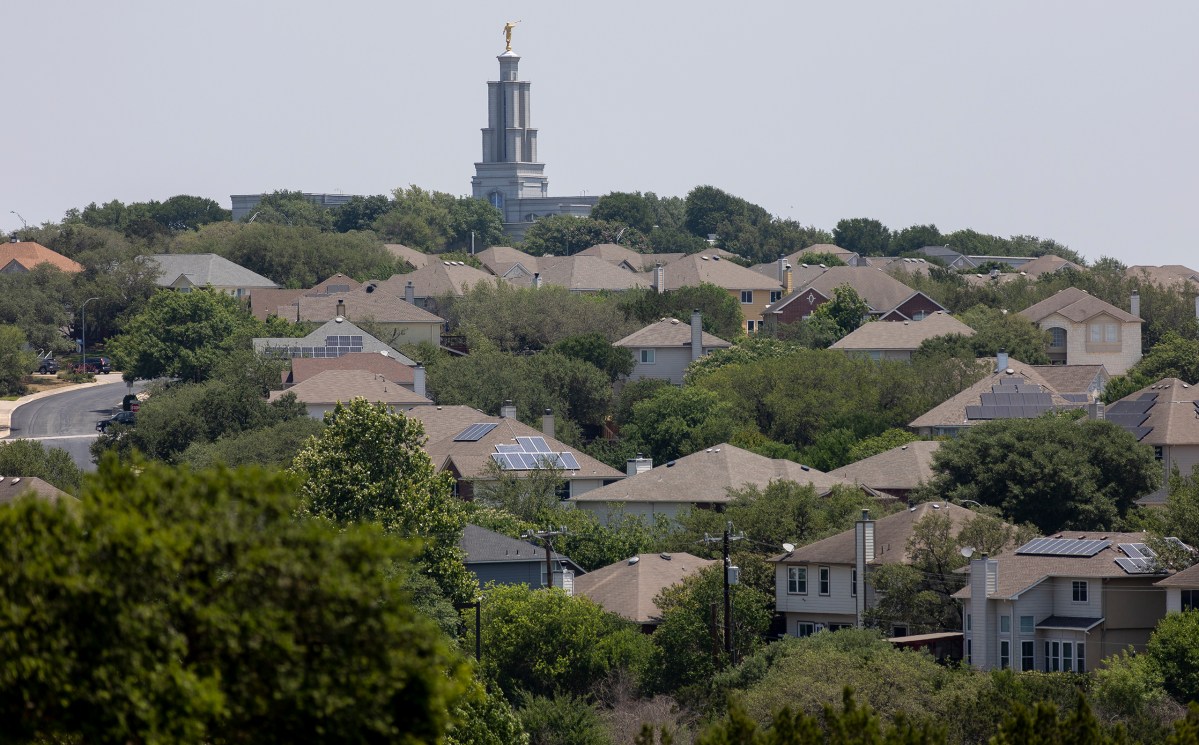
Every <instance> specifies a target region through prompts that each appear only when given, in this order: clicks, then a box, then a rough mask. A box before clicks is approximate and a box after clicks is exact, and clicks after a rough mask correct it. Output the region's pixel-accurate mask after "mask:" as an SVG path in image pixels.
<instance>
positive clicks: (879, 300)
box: [766, 265, 945, 324]
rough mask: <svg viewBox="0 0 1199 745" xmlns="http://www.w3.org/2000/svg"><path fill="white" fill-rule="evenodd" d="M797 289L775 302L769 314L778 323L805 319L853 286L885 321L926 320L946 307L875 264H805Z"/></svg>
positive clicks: (798, 275) (798, 274)
mask: <svg viewBox="0 0 1199 745" xmlns="http://www.w3.org/2000/svg"><path fill="white" fill-rule="evenodd" d="M792 271H793V273H794V274H793V280H792V283H793V286H794V287H795V290H794V291H793V292H791V293H790V294H788V295H787V296H786V297H784V298H782V299H781V300H779V301H778V302H776V303H773V304H771V306H770V307H769V308H768V309H767V311H766V312H767V314H768V315H769V316H771V317H772V318H773V319H774V322H775V323H780V324H781V323H795V322H797V321H802V320H804V319H805V318H807V317H808V316H810V315H812V312H813V311H815V310H816V309H817V308H819V307H820V306H821V305H823V304H824V303H827V302H828V301H829V300H832V299H833V297H834V293H835V291H836V289H837V288H838V287H840V286H842V285H849V286H850V287H852V288H853V290H854V292H856V293H858V295H859V296H860V297H861V298H862V299H863V300H865V301H866V305H867V306H868V307H869V310H868V313H869V314H870V315H871V316H872V317H874V318H876V319H879V320H882V321H922V320H924V318H925V317H926V316H929V315H931V314H932V313H935V312H936V311H939V310H940V311H944V310H945V307H944V306H942V305H941V304H940V303H938V302H937V301H936V300H933V299H932V298H930V297H929V296H928V295H925V294H924V293H923V292H920V291H918V290H913V289H912V288H911V287H908V286H907V285H905V284H904V283H903V282H900V281H899V280H897V279H895V278H894V277H892V276H891V275H890V274H887V273H886V272H884V271H882V270H881V269H876V268H873V267H854V266H830V267H820V266H811V265H808V266H804V265H800V266H799V268H797V269H795V268H793V269H792Z"/></svg>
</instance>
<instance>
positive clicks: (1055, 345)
mask: <svg viewBox="0 0 1199 745" xmlns="http://www.w3.org/2000/svg"><path fill="white" fill-rule="evenodd" d="M1049 347H1050V348H1051V349H1065V348H1066V330H1065V329H1059V328H1051V329H1049Z"/></svg>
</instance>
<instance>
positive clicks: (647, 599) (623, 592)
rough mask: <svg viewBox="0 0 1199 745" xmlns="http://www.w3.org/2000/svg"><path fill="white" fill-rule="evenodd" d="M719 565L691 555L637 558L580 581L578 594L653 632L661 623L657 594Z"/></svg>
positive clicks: (644, 555)
mask: <svg viewBox="0 0 1199 745" xmlns="http://www.w3.org/2000/svg"><path fill="white" fill-rule="evenodd" d="M717 563H718V562H716V561H715V560H713V559H701V558H699V557H698V556H694V555H692V554H688V553H677V554H666V553H662V554H638V555H636V556H630V557H629V558H628V559H625V560H624V561H618V562H616V563H615V564H609V565H608V566H606V567H601V568H599V569H596V570H594V571H592V572H589V573H587V574H585V575H583V576H582V577H577V578H576V579H575V594H576V595H583V596H585V597H588V598H591V599H592V600H594V601H595V602H597V603H599V604H600V605H601V606H603V608H604V610H606V611H608V612H609V613H615V614H616V615H618V616H621V617H622V618H627V619H628V620H630V621H632V622H634V623H636V624H639V625H640V626H641V630H642V631H645V632H650V631H653V630H654V629H655V628H657V626H658V624H660V623H662V609H661V608H659V607H658V605H657V603H655V602H654V599H655V598H657V597H658V594H659V593H661V592H662V591H663V590H665V589H666V588H667V587H672V586H674V585H677V584H678V583H680V582H682V581H683V580H684V579H686V578H687V577H690V576H691V575H693V574H696V573H697V572H699V570H701V569H703V568H704V567H709V566H712V565H713V564H717Z"/></svg>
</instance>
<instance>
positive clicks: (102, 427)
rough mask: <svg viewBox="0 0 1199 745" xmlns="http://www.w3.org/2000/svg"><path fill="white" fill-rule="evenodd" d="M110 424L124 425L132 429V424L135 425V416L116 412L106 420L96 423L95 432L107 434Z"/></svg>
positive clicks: (126, 412) (127, 412)
mask: <svg viewBox="0 0 1199 745" xmlns="http://www.w3.org/2000/svg"><path fill="white" fill-rule="evenodd" d="M111 424H124V425H125V426H127V427H132V426H133V425H134V424H137V414H135V413H133V412H132V411H118V412H117V413H116V414H113V415H112V416H111V417H109V418H108V419H101V420H100V421H98V422H96V431H97V432H100V433H104V432H107V431H108V427H109V425H111Z"/></svg>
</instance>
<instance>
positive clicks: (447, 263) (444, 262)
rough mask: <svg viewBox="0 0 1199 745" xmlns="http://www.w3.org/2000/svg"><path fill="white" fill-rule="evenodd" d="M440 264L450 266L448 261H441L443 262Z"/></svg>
mask: <svg viewBox="0 0 1199 745" xmlns="http://www.w3.org/2000/svg"><path fill="white" fill-rule="evenodd" d="M441 263H442V264H445V265H446V266H449V265H450V262H448V261H443V262H441Z"/></svg>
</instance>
